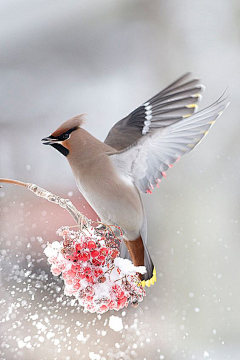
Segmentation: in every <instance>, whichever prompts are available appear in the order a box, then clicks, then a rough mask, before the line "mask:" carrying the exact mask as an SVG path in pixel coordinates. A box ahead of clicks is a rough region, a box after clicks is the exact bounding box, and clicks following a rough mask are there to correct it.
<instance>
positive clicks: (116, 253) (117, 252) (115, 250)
mask: <svg viewBox="0 0 240 360" xmlns="http://www.w3.org/2000/svg"><path fill="white" fill-rule="evenodd" d="M111 255H112V257H113V258H114V259H115V258H116V257H117V256H118V255H119V251H118V250H117V249H113V250H112V252H111Z"/></svg>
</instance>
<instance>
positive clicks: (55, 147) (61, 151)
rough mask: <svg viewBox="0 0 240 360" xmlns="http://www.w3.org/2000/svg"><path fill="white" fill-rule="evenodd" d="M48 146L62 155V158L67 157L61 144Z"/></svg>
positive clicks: (67, 152) (66, 150)
mask: <svg viewBox="0 0 240 360" xmlns="http://www.w3.org/2000/svg"><path fill="white" fill-rule="evenodd" d="M50 145H51V146H52V147H54V149H56V150H57V151H59V152H60V153H61V154H63V155H64V156H68V154H69V151H68V149H66V148H65V147H64V146H63V145H61V144H50Z"/></svg>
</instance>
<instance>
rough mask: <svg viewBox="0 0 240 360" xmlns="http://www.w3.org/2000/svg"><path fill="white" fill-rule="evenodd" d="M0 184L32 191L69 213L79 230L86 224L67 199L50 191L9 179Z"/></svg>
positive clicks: (1, 180) (86, 221)
mask: <svg viewBox="0 0 240 360" xmlns="http://www.w3.org/2000/svg"><path fill="white" fill-rule="evenodd" d="M0 183H6V184H14V185H19V186H23V187H25V188H27V189H28V190H30V191H32V192H33V193H34V194H35V195H37V196H39V197H41V198H43V199H46V200H48V201H50V202H52V203H54V204H56V205H59V206H61V207H62V208H64V209H66V210H67V211H68V212H69V214H70V215H71V216H72V217H73V219H74V220H75V221H76V223H77V224H80V227H81V228H82V226H83V225H84V224H88V219H87V218H86V217H85V216H84V215H83V214H82V213H81V212H80V211H79V210H77V208H76V207H75V206H74V205H73V203H72V202H71V201H70V200H69V199H63V198H61V197H60V196H57V195H54V194H52V193H51V192H50V191H47V190H45V189H43V188H41V187H40V186H38V185H35V184H31V183H24V182H21V181H17V180H11V179H0Z"/></svg>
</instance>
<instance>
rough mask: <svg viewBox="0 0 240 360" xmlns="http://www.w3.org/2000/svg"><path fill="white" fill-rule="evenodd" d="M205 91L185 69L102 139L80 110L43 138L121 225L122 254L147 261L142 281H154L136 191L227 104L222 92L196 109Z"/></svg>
mask: <svg viewBox="0 0 240 360" xmlns="http://www.w3.org/2000/svg"><path fill="white" fill-rule="evenodd" d="M203 90H204V87H203V85H200V84H199V80H197V79H192V78H191V74H190V73H187V74H185V75H184V76H182V77H181V78H179V79H178V80H176V81H175V82H174V83H172V84H171V85H169V86H168V87H166V88H165V89H164V90H162V91H161V92H159V93H158V94H157V95H155V96H154V97H152V98H151V99H150V100H148V101H146V102H145V103H144V104H143V105H141V106H139V107H138V108H137V109H135V110H134V111H133V112H131V113H130V114H129V115H128V116H127V117H125V118H124V119H122V120H120V121H119V122H117V123H116V124H115V125H114V126H113V128H112V129H111V130H110V132H109V134H108V136H107V138H106V139H105V141H104V142H101V141H99V140H97V139H96V138H95V137H93V136H92V135H91V134H89V133H88V132H87V131H86V130H84V129H83V128H82V124H83V115H80V116H76V117H74V118H72V119H70V120H68V121H66V122H65V123H64V124H62V125H61V126H60V127H59V128H58V129H57V130H56V131H54V132H53V133H52V134H51V135H50V136H49V137H47V138H44V139H42V140H43V141H44V144H45V145H51V146H52V147H54V148H55V149H57V150H58V151H59V152H61V153H62V154H63V155H64V156H66V158H67V160H68V162H69V164H70V166H71V168H72V171H73V174H74V176H75V179H76V183H77V186H78V188H79V190H80V192H81V193H82V194H83V196H84V197H85V198H86V200H87V201H88V203H89V204H90V205H91V207H92V208H93V209H94V210H95V212H96V213H97V214H98V216H99V218H100V219H101V221H102V222H103V223H107V224H117V225H118V226H120V227H121V228H122V230H123V233H124V242H123V243H122V244H121V249H120V252H121V257H123V258H131V259H132V261H133V263H134V265H145V266H146V269H147V273H146V274H145V275H144V276H143V281H142V284H143V286H144V285H147V286H150V285H151V284H153V283H154V282H155V281H156V270H155V268H154V265H153V262H152V260H151V257H150V254H149V252H148V250H147V246H146V242H147V221H146V215H145V211H144V207H143V204H142V200H141V196H140V193H151V192H152V189H153V188H154V187H155V186H156V185H157V186H158V184H159V182H160V181H161V179H162V177H164V176H166V174H165V173H166V171H167V170H168V169H169V168H171V167H172V165H173V164H174V163H175V162H176V161H178V160H179V159H180V158H181V157H182V156H183V155H184V154H186V153H188V152H189V151H191V150H192V149H193V148H194V147H195V146H196V145H197V144H199V143H200V141H201V140H202V139H203V137H204V136H205V135H206V134H207V133H208V130H209V128H210V127H211V126H212V125H213V124H214V122H215V120H216V119H217V118H218V117H219V116H220V115H221V113H222V112H223V110H224V109H225V108H226V107H227V105H228V97H227V96H225V95H223V96H222V97H221V98H220V99H218V100H217V101H216V102H215V103H213V104H212V105H210V106H209V107H207V108H205V109H203V110H202V111H199V112H196V110H197V108H198V105H197V103H198V101H199V100H201V97H202V92H203Z"/></svg>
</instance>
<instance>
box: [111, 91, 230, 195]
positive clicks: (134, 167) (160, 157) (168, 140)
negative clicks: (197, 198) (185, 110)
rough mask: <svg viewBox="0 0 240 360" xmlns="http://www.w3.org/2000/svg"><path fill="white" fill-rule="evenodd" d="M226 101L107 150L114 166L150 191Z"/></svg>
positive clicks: (196, 142)
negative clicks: (119, 147)
mask: <svg viewBox="0 0 240 360" xmlns="http://www.w3.org/2000/svg"><path fill="white" fill-rule="evenodd" d="M228 104H229V101H228V96H225V95H223V96H222V97H221V98H220V99H219V100H217V101H216V102H215V103H213V104H212V105H210V106H209V107H207V108H205V109H203V110H202V111H199V112H197V113H196V114H193V115H192V116H190V117H188V118H186V119H182V120H180V121H178V122H176V123H174V124H172V125H169V126H167V127H165V128H162V129H158V130H157V131H155V132H152V133H148V134H147V135H145V136H143V137H141V138H140V139H139V140H137V141H136V142H135V143H134V144H133V145H131V146H130V147H129V148H127V149H124V150H122V151H119V152H117V153H113V154H109V156H110V159H111V160H112V162H113V164H114V166H115V167H116V168H117V169H119V170H120V171H124V172H126V173H127V174H128V175H130V176H131V177H132V178H133V179H134V182H135V185H136V186H137V188H138V189H139V191H141V192H142V193H148V192H151V191H152V189H153V188H154V187H155V186H156V185H157V184H158V182H159V181H161V178H162V177H163V176H166V174H165V172H166V171H167V170H168V169H169V168H170V167H172V165H173V164H174V163H175V162H176V161H177V160H178V159H180V158H181V157H182V156H183V155H184V154H186V153H188V152H189V151H191V150H192V149H193V148H194V147H195V146H196V145H197V144H199V142H200V141H201V140H202V139H203V137H204V136H205V135H206V134H207V133H208V130H209V128H210V127H211V126H212V125H213V124H214V122H215V120H216V119H217V118H218V117H219V116H220V115H221V114H222V112H223V110H224V109H225V108H226V107H227V105H228Z"/></svg>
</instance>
